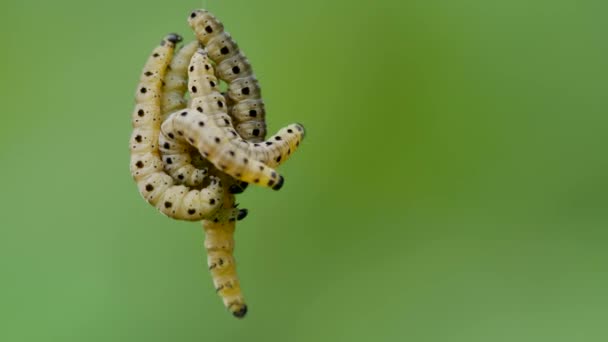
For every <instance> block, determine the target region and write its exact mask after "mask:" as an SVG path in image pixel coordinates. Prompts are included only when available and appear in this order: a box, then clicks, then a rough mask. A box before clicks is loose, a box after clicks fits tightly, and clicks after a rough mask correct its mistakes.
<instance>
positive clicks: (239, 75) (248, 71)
mask: <svg viewBox="0 0 608 342" xmlns="http://www.w3.org/2000/svg"><path fill="white" fill-rule="evenodd" d="M188 23H189V24H190V26H191V27H192V29H193V30H194V33H195V35H196V37H197V38H198V40H199V41H200V42H201V44H203V45H204V46H205V48H206V50H207V52H208V53H209V57H210V58H211V60H212V61H213V62H215V64H216V74H217V77H218V78H219V79H221V80H223V81H224V82H226V83H227V84H228V92H227V96H226V100H227V101H228V102H229V103H230V107H231V110H230V112H229V113H228V114H229V115H230V116H231V117H232V119H233V120H234V124H235V126H234V127H235V129H236V131H237V132H238V133H239V135H240V136H241V137H242V138H243V139H245V140H247V141H250V142H261V141H263V140H264V137H265V136H266V121H265V117H266V109H265V107H264V101H263V100H262V98H261V89H260V86H259V84H258V81H257V80H256V78H255V76H254V74H253V68H252V67H251V63H249V60H248V59H247V57H245V54H244V53H243V52H242V51H241V50H240V49H239V47H238V45H237V43H236V42H235V41H234V39H233V38H232V37H231V36H230V34H229V33H228V32H226V31H224V25H223V24H222V23H221V22H220V21H219V20H217V18H215V17H214V16H213V15H212V14H211V13H209V12H208V11H206V10H195V11H193V12H192V13H191V14H190V18H189V19H188Z"/></svg>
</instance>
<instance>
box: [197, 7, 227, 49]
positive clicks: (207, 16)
mask: <svg viewBox="0 0 608 342" xmlns="http://www.w3.org/2000/svg"><path fill="white" fill-rule="evenodd" d="M188 24H189V25H190V27H192V29H193V30H194V32H195V33H196V36H197V38H198V40H199V41H200V42H201V43H203V44H207V42H209V40H210V39H211V38H212V37H214V36H215V35H217V34H218V33H221V32H222V31H224V25H223V24H222V23H221V22H220V21H219V20H217V19H216V18H215V17H214V16H213V14H211V13H209V11H207V10H204V9H197V10H194V11H192V13H190V17H189V18H188Z"/></svg>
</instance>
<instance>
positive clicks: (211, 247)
mask: <svg viewBox="0 0 608 342" xmlns="http://www.w3.org/2000/svg"><path fill="white" fill-rule="evenodd" d="M222 178H223V183H224V184H225V185H226V184H229V183H230V182H231V180H230V179H227V177H225V176H224V177H222ZM233 207H235V204H234V195H233V194H230V193H228V192H224V199H223V205H222V208H221V209H220V210H219V212H224V211H226V212H229V211H230V210H231V209H232V208H233ZM245 214H246V212H245ZM235 223H236V222H235V221H234V220H228V221H219V220H205V221H203V229H204V230H205V249H206V251H207V266H208V268H209V271H210V272H211V278H212V279H213V286H214V287H215V291H216V292H217V293H218V295H219V296H220V297H221V298H222V301H223V303H224V306H225V307H226V309H228V311H230V312H231V313H232V314H233V315H234V316H235V317H238V318H243V317H245V314H247V305H246V304H245V299H244V298H243V293H242V291H241V286H240V282H239V278H238V275H237V273H236V261H235V259H234V230H235V226H236V224H235Z"/></svg>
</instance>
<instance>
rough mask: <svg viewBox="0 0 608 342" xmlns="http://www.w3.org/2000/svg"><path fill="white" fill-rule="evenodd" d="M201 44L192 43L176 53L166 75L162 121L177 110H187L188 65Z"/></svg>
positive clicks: (162, 98) (162, 101) (162, 99)
mask: <svg viewBox="0 0 608 342" xmlns="http://www.w3.org/2000/svg"><path fill="white" fill-rule="evenodd" d="M198 47H199V44H198V42H196V41H192V42H190V43H188V44H186V45H184V46H183V47H182V48H181V49H180V50H179V51H177V52H176V53H175V55H174V56H173V59H172V60H171V64H169V68H168V70H167V73H166V75H165V79H164V81H165V82H164V85H163V90H162V95H161V101H160V102H161V108H162V115H163V118H162V120H163V121H164V120H165V119H166V118H167V116H169V114H171V113H173V112H175V111H176V110H179V109H183V108H186V106H187V104H188V102H187V100H186V99H185V98H184V95H185V94H186V90H187V87H188V79H187V77H188V65H189V64H190V59H191V58H192V55H194V53H195V52H196V50H197V49H198Z"/></svg>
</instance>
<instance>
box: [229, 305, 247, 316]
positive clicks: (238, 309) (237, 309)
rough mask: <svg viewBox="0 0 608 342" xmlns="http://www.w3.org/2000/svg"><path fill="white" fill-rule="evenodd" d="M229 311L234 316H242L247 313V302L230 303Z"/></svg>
mask: <svg viewBox="0 0 608 342" xmlns="http://www.w3.org/2000/svg"><path fill="white" fill-rule="evenodd" d="M229 310H230V312H232V315H233V316H234V317H236V318H244V317H245V315H247V304H245V303H239V304H235V305H232V306H231V307H230V308H229Z"/></svg>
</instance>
